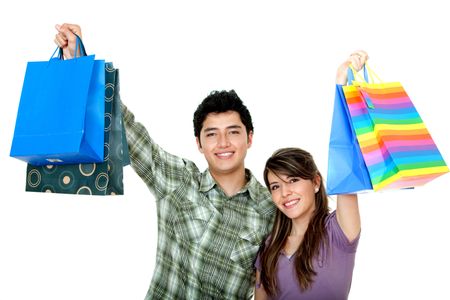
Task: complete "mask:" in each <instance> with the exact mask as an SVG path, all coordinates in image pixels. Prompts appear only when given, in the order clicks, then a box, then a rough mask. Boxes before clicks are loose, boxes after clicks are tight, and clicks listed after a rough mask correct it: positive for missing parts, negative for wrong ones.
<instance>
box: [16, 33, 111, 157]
mask: <svg viewBox="0 0 450 300" xmlns="http://www.w3.org/2000/svg"><path fill="white" fill-rule="evenodd" d="M78 48H80V54H81V55H80V56H79V57H76V58H74V59H70V60H64V59H63V57H62V55H60V57H56V58H54V57H53V56H54V54H55V53H56V51H55V53H54V54H53V55H52V58H50V60H49V61H40V62H29V63H28V64H27V70H26V73H25V79H24V82H23V87H22V95H21V98H20V104H19V108H18V112H17V118H16V127H15V130H14V137H13V141H12V145H11V152H10V155H11V156H12V157H15V158H18V159H21V160H23V161H26V162H28V163H30V164H32V165H47V164H73V163H92V162H101V161H103V151H104V133H103V131H104V125H105V123H104V109H105V108H104V106H105V103H104V94H105V61H104V60H96V59H95V55H87V56H83V55H85V53H84V52H85V50H84V46H83V45H82V42H81V39H80V38H77V46H76V51H75V53H78Z"/></svg>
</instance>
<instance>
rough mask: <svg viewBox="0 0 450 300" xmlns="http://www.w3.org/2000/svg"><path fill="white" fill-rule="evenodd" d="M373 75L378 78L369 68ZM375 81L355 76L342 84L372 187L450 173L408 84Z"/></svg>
mask: <svg viewBox="0 0 450 300" xmlns="http://www.w3.org/2000/svg"><path fill="white" fill-rule="evenodd" d="M369 75H371V78H374V77H376V78H378V76H376V74H375V73H374V72H373V71H372V70H370V69H369ZM373 81H374V80H373V79H372V82H371V83H368V82H366V81H363V80H360V81H354V82H353V84H352V85H348V86H344V87H343V91H344V94H345V99H346V103H347V105H348V109H349V112H350V116H351V122H352V125H353V128H354V130H355V133H356V136H357V139H358V143H359V146H360V149H361V152H362V155H363V157H364V161H365V163H366V166H367V169H368V171H369V174H370V179H371V182H372V185H373V189H374V190H375V191H377V190H381V189H391V188H409V187H415V186H420V185H423V184H425V183H426V182H429V181H430V180H432V179H434V178H436V177H438V176H441V175H442V174H444V173H447V172H448V171H449V169H448V167H447V165H446V163H445V161H444V159H443V158H442V156H441V154H440V152H439V150H438V148H437V146H436V144H435V143H434V141H433V139H432V137H431V135H430V133H429V132H428V129H427V128H426V126H425V124H424V122H423V120H422V118H421V117H420V116H419V113H418V112H417V110H416V108H415V107H414V104H413V102H412V101H411V99H410V97H409V96H408V94H407V93H406V91H405V90H404V88H403V86H402V85H401V84H400V83H399V82H389V83H382V82H380V83H374V82H373ZM379 81H380V80H379Z"/></svg>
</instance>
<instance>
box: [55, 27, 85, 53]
mask: <svg viewBox="0 0 450 300" xmlns="http://www.w3.org/2000/svg"><path fill="white" fill-rule="evenodd" d="M55 28H56V30H58V33H57V34H56V35H55V43H56V44H57V45H58V46H59V47H60V48H62V49H63V54H64V57H65V58H66V59H70V58H73V57H74V56H75V45H76V41H77V37H76V36H75V34H76V35H78V36H79V37H80V38H81V28H80V26H78V25H76V24H66V23H65V24H63V25H56V26H55ZM78 55H79V52H78Z"/></svg>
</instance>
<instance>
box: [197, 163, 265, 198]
mask: <svg viewBox="0 0 450 300" xmlns="http://www.w3.org/2000/svg"><path fill="white" fill-rule="evenodd" d="M245 178H246V179H247V183H246V184H245V186H244V187H243V188H242V189H241V190H240V191H239V192H237V194H242V193H245V192H247V191H248V192H249V195H250V199H251V200H252V201H254V202H257V200H258V197H259V196H260V192H259V191H258V181H257V180H256V178H255V176H253V174H252V172H251V171H250V170H249V169H245ZM216 185H217V186H218V184H217V182H216V181H215V180H214V178H213V177H212V175H211V172H210V171H209V169H206V170H205V171H204V172H203V173H202V174H201V178H200V188H199V190H200V192H202V193H207V192H208V191H210V190H211V189H213V188H214V187H215V186H216Z"/></svg>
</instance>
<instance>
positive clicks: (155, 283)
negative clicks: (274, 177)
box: [55, 24, 274, 299]
mask: <svg viewBox="0 0 450 300" xmlns="http://www.w3.org/2000/svg"><path fill="white" fill-rule="evenodd" d="M56 28H57V30H58V34H57V35H56V38H55V42H56V43H57V44H58V45H59V46H60V47H61V48H63V52H64V55H65V57H66V58H71V57H73V56H74V51H75V40H76V37H75V34H77V35H78V36H80V37H81V28H80V27H79V26H78V25H72V24H64V25H62V26H58V25H57V26H56ZM122 110H123V116H124V124H125V129H126V133H127V140H128V145H129V153H130V158H131V165H132V167H133V168H134V170H135V171H136V172H137V174H138V175H139V176H140V177H141V178H142V179H143V180H144V182H145V183H146V184H147V186H148V187H149V189H150V190H151V191H152V193H153V194H154V196H155V198H156V201H157V214H158V248H157V254H156V265H155V270H154V274H153V279H152V283H151V285H150V288H149V290H148V293H147V296H146V299H248V298H251V297H252V287H253V285H254V271H253V261H254V258H255V256H256V253H257V251H258V248H259V245H260V243H261V241H262V239H263V238H264V237H265V235H266V234H267V233H268V231H269V229H270V228H271V223H272V218H273V215H274V206H273V204H272V200H271V197H270V194H269V192H268V191H267V189H266V188H265V187H263V186H262V185H261V184H260V183H259V182H258V181H257V180H256V178H255V177H254V176H253V175H252V174H251V172H250V171H249V170H247V169H245V166H244V159H245V156H246V154H247V150H248V149H249V148H250V147H251V145H252V140H253V125H252V119H251V116H250V113H249V111H248V110H247V108H246V107H245V105H244V104H243V103H242V101H241V99H239V97H238V95H237V94H236V93H235V92H234V91H229V92H226V91H222V92H213V93H211V94H210V95H209V96H208V97H207V98H205V99H204V100H203V102H202V103H201V104H200V105H199V106H198V108H197V110H196V112H195V113H194V133H195V137H196V142H197V147H198V150H199V151H200V152H201V153H202V154H203V155H204V156H205V158H206V160H207V163H208V169H207V170H205V171H204V172H200V171H199V170H198V168H197V167H196V165H195V164H194V163H193V162H191V161H189V160H186V159H182V158H180V157H177V156H174V155H172V154H169V153H167V152H166V151H164V150H163V149H162V148H161V147H159V146H158V145H157V144H156V143H155V142H154V141H153V140H152V139H151V137H150V136H149V134H148V132H147V130H146V129H145V128H144V127H143V126H142V124H140V123H138V122H135V120H134V115H133V114H132V113H131V112H130V111H129V110H128V109H127V108H126V106H123V107H122Z"/></svg>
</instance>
